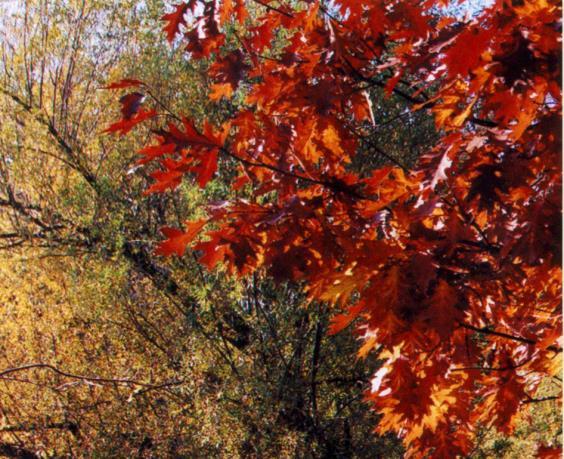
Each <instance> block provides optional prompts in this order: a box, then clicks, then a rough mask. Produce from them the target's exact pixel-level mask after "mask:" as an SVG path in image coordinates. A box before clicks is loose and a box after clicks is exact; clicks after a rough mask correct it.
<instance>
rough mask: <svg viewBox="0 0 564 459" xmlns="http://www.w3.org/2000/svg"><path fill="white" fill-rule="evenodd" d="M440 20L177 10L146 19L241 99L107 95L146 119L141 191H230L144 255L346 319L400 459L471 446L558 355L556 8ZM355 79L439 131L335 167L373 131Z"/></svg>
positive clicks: (218, 91) (462, 451)
mask: <svg viewBox="0 0 564 459" xmlns="http://www.w3.org/2000/svg"><path fill="white" fill-rule="evenodd" d="M450 11H451V8H450V7H449V2H448V1H446V0H443V1H438V0H434V1H432V0H426V1H422V2H411V1H405V0H404V1H373V0H371V1H368V0H360V1H357V0H355V1H349V0H338V1H334V2H330V3H325V2H319V1H314V0H309V1H301V2H292V3H285V2H271V1H268V0H264V1H259V0H255V1H242V0H224V1H213V2H204V1H200V0H190V1H189V2H185V3H180V4H178V5H175V6H173V8H172V10H171V12H170V13H168V14H165V15H164V16H163V20H164V30H165V32H166V36H167V38H168V40H169V41H171V42H173V41H175V42H179V43H180V44H181V46H183V47H185V50H186V53H188V55H189V56H190V57H191V59H194V60H199V59H202V60H207V59H210V58H213V63H211V65H210V67H209V73H210V77H211V79H212V80H213V81H212V84H211V86H210V98H211V100H214V101H217V102H218V103H221V102H222V101H224V100H225V99H230V98H232V97H234V94H240V95H242V96H244V102H243V103H241V104H239V105H237V109H236V110H235V111H234V112H233V113H232V115H231V116H230V119H229V120H228V121H227V122H225V123H224V124H223V125H221V126H214V125H213V123H212V122H205V123H204V124H203V126H198V127H197V126H196V125H195V123H193V122H192V121H191V120H189V119H186V118H185V117H183V116H182V115H181V114H174V113H171V112H170V111H169V110H168V109H167V108H166V107H164V106H163V104H160V103H159V101H158V100H156V99H154V98H152V97H151V96H150V91H147V100H146V101H145V102H144V103H143V100H142V97H141V96H142V95H145V92H144V85H143V83H141V82H140V81H138V80H123V81H122V82H118V83H114V84H113V85H110V88H112V89H123V88H127V87H135V91H138V92H134V93H131V94H128V95H124V96H123V97H122V98H121V105H122V109H121V111H122V114H123V117H122V119H121V120H120V121H118V122H117V123H115V124H113V125H112V126H110V127H109V128H108V131H116V132H120V133H122V134H125V133H127V132H128V131H129V130H130V129H132V128H133V127H134V126H135V125H136V124H138V123H140V122H142V121H147V120H148V119H156V121H154V123H157V127H153V132H154V141H153V143H152V144H151V145H150V146H148V147H145V148H144V149H143V150H141V151H140V154H141V160H140V163H156V164H158V165H159V170H158V171H156V172H153V178H154V184H153V185H152V186H151V187H150V188H149V190H148V193H161V192H165V191H168V190H173V189H175V188H176V187H177V186H178V185H179V184H180V183H181V181H182V180H183V179H184V178H185V177H193V179H195V180H196V182H197V183H198V184H199V185H200V186H201V187H205V186H206V185H207V183H208V182H209V181H210V180H211V179H212V178H213V177H214V174H216V172H217V170H218V162H219V163H220V164H223V163H229V164H236V165H237V175H236V177H234V178H233V180H232V187H233V188H234V189H236V190H248V193H247V194H246V197H247V198H246V199H232V200H229V201H225V202H219V203H218V202H214V203H210V205H209V207H208V208H207V218H205V219H203V220H198V221H192V222H187V223H186V227H185V229H183V230H179V229H172V228H165V229H163V232H164V234H165V236H166V237H167V239H166V240H165V241H164V242H161V243H160V244H159V246H158V248H157V250H156V252H157V253H158V254H160V255H172V254H176V255H182V254H183V253H184V252H185V250H186V248H187V247H189V246H190V247H191V248H192V250H194V251H195V253H196V254H197V255H198V257H199V261H200V263H201V264H203V265H205V266H206V267H207V268H209V269H212V268H214V267H215V266H216V265H218V263H222V264H224V265H225V266H226V267H227V269H228V270H229V271H230V272H231V273H232V274H235V275H237V276H246V275H248V274H251V273H254V272H257V271H259V272H261V273H265V274H267V275H270V276H272V277H273V278H274V279H276V280H280V281H294V282H299V283H301V284H302V285H303V286H304V288H305V290H306V291H307V293H308V295H309V298H310V299H311V300H312V301H322V302H327V303H330V304H332V305H334V306H335V309H336V313H335V316H334V319H333V323H332V332H333V333H337V332H339V331H340V330H343V329H344V328H347V327H349V326H351V325H352V326H354V327H355V330H356V333H358V334H359V337H360V338H361V339H362V347H361V349H360V355H361V356H362V355H366V354H368V353H370V352H378V353H379V355H380V358H382V359H384V360H385V363H384V365H383V366H382V367H381V369H380V370H379V371H378V372H377V373H376V375H375V376H374V379H373V381H372V386H371V387H370V388H369V389H368V391H367V397H368V399H370V401H371V403H372V405H373V407H374V409H375V410H377V411H378V412H379V413H381V415H382V417H381V420H380V422H379V424H378V426H377V427H376V430H377V432H379V433H382V434H383V433H387V432H393V433H395V434H396V435H398V436H399V437H400V438H402V439H403V440H404V443H405V446H406V448H407V454H408V456H415V457H424V456H426V455H431V456H432V457H446V458H452V457H456V456H458V455H467V454H469V453H470V452H471V451H472V448H473V447H474V435H475V433H476V430H477V429H478V428H481V427H486V428H487V427H495V428H497V429H498V430H500V431H502V432H504V433H507V434H509V433H511V432H512V430H513V429H514V426H515V420H516V417H517V415H518V414H519V413H520V412H522V411H524V410H526V408H527V406H528V405H529V403H531V402H534V401H536V398H535V393H536V390H537V388H538V385H539V383H540V381H541V380H542V379H543V378H547V377H549V378H550V377H555V376H557V373H558V372H559V371H560V370H559V363H560V358H561V350H562V342H561V341H560V340H559V337H560V335H561V329H562V317H561V310H560V301H561V283H560V282H561V267H560V265H561V260H560V252H561V240H560V232H561V225H560V221H561V162H560V148H561V132H560V127H559V126H560V120H561V113H560V109H561V107H560V100H561V87H560V79H561V62H560V53H561V45H560V34H561V8H560V3H559V2H556V1H552V0H549V1H547V0H520V1H518V0H514V1H507V0H495V1H494V2H491V4H489V5H488V6H486V7H484V9H483V10H481V11H477V12H476V16H475V17H473V18H472V19H468V18H466V19H462V18H460V17H457V16H453V15H451V14H450ZM281 37H282V38H281ZM228 39H229V40H231V41H233V40H236V42H237V43H238V49H235V50H233V49H232V48H233V47H231V48H228V47H227V46H226V43H227V41H228ZM275 41H276V42H277V43H278V46H277V47H274V46H273V43H274V42H275ZM139 77H142V76H139ZM372 87H381V88H384V90H385V91H386V92H387V93H388V94H390V95H391V94H395V95H396V96H398V97H401V98H403V99H404V100H405V101H406V102H407V103H409V104H410V106H411V110H412V111H413V112H416V111H428V112H429V113H431V114H432V115H433V116H434V119H435V124H436V128H437V131H438V133H439V135H438V141H437V142H436V144H435V145H434V147H433V148H431V149H429V151H428V152H426V153H425V154H424V155H422V156H421V157H420V158H419V160H418V162H417V163H416V164H415V166H413V167H408V166H407V165H406V164H404V163H403V162H402V160H401V158H396V157H393V156H391V155H388V154H387V153H386V151H385V148H384V147H383V148H382V149H378V150H376V152H375V153H374V154H377V155H381V156H382V157H383V159H386V161H387V163H386V165H384V166H382V167H376V168H373V169H371V170H366V169H362V168H356V167H354V166H353V164H354V160H355V154H358V151H359V149H360V148H361V146H362V144H363V141H364V137H365V135H366V132H369V131H370V129H371V128H372V127H373V126H374V125H375V124H377V123H380V122H382V121H384V120H382V119H380V117H379V113H378V108H377V107H373V106H372V104H371V101H370V97H369V95H368V92H367V91H368V90H369V89H370V88H372ZM145 106H147V108H144V107H145ZM157 114H158V118H155V117H157ZM154 126H155V125H154ZM541 450H542V451H541ZM541 450H539V454H544V453H543V451H545V450H550V448H548V447H543V448H541Z"/></svg>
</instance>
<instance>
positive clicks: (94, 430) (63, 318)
mask: <svg viewBox="0 0 564 459" xmlns="http://www.w3.org/2000/svg"><path fill="white" fill-rule="evenodd" d="M163 9H164V7H163V5H161V4H160V3H159V2H143V4H142V5H140V4H137V3H136V2H130V3H124V2H112V1H108V2H106V1H103V2H80V1H79V2H44V1H38V2H35V1H29V2H21V3H17V5H16V6H15V7H14V8H13V9H11V10H10V11H6V14H4V15H3V16H2V18H3V19H2V21H3V22H2V26H1V30H2V34H3V35H2V46H3V48H2V64H1V70H2V80H1V85H0V92H1V99H2V104H0V119H1V121H2V122H1V128H0V129H1V133H0V159H1V166H0V206H1V207H0V212H1V215H0V242H1V244H2V245H1V248H2V251H1V252H0V257H1V258H0V260H1V261H0V298H1V300H0V307H1V308H2V312H3V314H4V317H5V320H4V321H3V322H2V325H1V326H0V345H1V347H2V353H1V366H0V379H1V382H0V389H1V392H0V408H1V410H2V411H1V412H2V421H1V424H0V451H1V453H2V454H4V455H7V456H12V457H21V456H24V457H25V456H27V457H33V456H47V457H52V456H54V457H61V456H65V455H66V456H72V457H75V456H92V455H99V456H103V457H114V456H122V455H123V456H137V455H138V456H146V457H238V456H239V457H249V456H251V457H252V456H258V457H260V456H264V455H268V456H270V455H280V456H282V457H293V456H299V457H303V456H307V455H310V456H315V457H319V456H324V455H325V456H330V455H332V454H333V455H341V456H345V457H346V456H358V457H362V456H365V457H373V456H375V455H384V456H386V457H399V456H400V454H401V447H400V446H399V444H398V443H397V441H395V440H394V438H393V437H389V436H388V437H382V438H378V437H375V436H373V435H372V434H371V431H372V428H373V425H374V424H375V423H376V421H377V416H376V414H375V413H373V412H371V411H370V410H368V409H367V406H366V405H365V403H364V402H363V400H362V393H363V391H364V389H365V387H366V384H367V382H368V379H369V377H370V375H371V374H372V373H373V372H374V371H375V369H376V367H377V361H376V359H375V358H369V359H368V360H366V361H363V360H359V361H358V362H354V363H353V364H352V365H351V356H352V355H353V354H354V350H355V349H356V339H355V337H353V336H350V335H345V334H343V335H339V336H333V337H328V336H327V335H326V330H327V327H328V326H329V317H330V311H329V310H328V308H327V307H326V305H323V304H313V305H311V306H310V307H309V308H304V302H305V301H304V295H303V293H301V291H300V289H299V287H298V286H297V285H293V284H282V285H278V286H275V285H274V284H272V283H271V282H269V281H268V280H265V279H262V278H260V276H256V277H254V278H253V277H250V278H248V279H246V280H244V281H235V280H227V279H225V273H224V272H222V271H219V272H217V273H208V272H206V271H201V270H199V269H198V268H197V265H196V263H195V262H194V260H191V259H189V258H188V259H183V260H163V259H157V258H155V257H153V256H152V254H151V252H152V251H153V249H154V241H155V240H157V239H159V238H160V234H159V233H158V232H157V231H158V228H160V227H161V226H163V225H168V226H178V225H179V224H180V222H182V221H184V220H185V219H187V218H191V219H193V218H198V217H201V216H202V215H203V213H202V206H203V204H204V203H206V202H207V201H208V200H210V199H217V197H219V196H225V195H226V194H227V195H229V194H232V193H233V191H231V190H230V187H229V186H227V185H226V180H228V179H229V178H230V177H232V176H233V173H234V171H233V168H232V167H229V166H228V165H227V166H226V167H225V170H222V171H221V172H222V175H219V176H218V177H217V179H216V180H214V181H213V183H210V186H209V187H208V189H206V190H203V191H202V190H200V189H199V187H197V186H194V185H192V184H190V183H184V184H183V185H182V186H181V187H179V188H178V189H177V190H176V191H175V192H174V193H172V194H169V195H161V196H149V197H144V196H143V191H144V190H145V189H146V188H147V187H148V186H149V184H150V183H151V182H152V179H150V177H149V176H148V175H147V171H146V170H145V169H144V168H139V167H138V166H137V165H136V164H135V162H136V160H137V159H138V156H137V155H136V154H135V151H136V150H138V149H139V148H142V147H144V146H146V145H148V142H149V140H150V137H149V135H150V131H149V129H147V130H146V131H144V132H143V131H139V132H142V133H143V134H142V135H140V137H139V138H132V137H121V138H114V137H112V136H108V135H107V134H104V133H103V132H102V131H103V130H104V128H105V127H106V126H107V125H108V124H109V123H110V119H111V117H113V116H114V115H113V113H112V111H111V109H110V104H111V102H112V98H113V95H112V94H109V93H108V91H105V90H103V89H102V88H103V87H104V86H105V85H107V82H108V81H111V80H112V79H116V78H121V77H123V76H134V75H138V74H143V77H144V79H145V81H147V82H148V83H149V84H150V85H151V89H150V91H151V94H152V96H153V97H155V98H156V99H158V100H159V101H160V102H161V103H162V104H163V105H166V106H167V107H169V108H170V109H171V110H174V111H181V112H183V113H190V116H192V117H194V118H196V119H201V118H203V117H204V115H207V114H209V113H211V114H212V116H213V117H215V118H216V119H217V120H218V121H220V120H223V119H225V118H226V117H228V116H230V114H232V113H233V111H234V110H235V109H236V105H235V104H233V103H228V102H226V101H223V102H220V103H219V105H216V104H215V103H213V102H212V101H209V100H208V97H207V94H206V91H205V90H206V88H207V86H208V85H209V84H210V81H209V76H208V75H207V69H208V66H209V63H207V62H196V61H187V60H185V59H181V58H180V55H181V49H180V48H173V49H170V48H169V47H168V46H167V44H166V40H165V38H164V37H163V36H162V33H161V31H160V27H161V23H160V21H159V18H160V16H161V15H162V14H163ZM149 97H150V96H149ZM374 97H377V96H376V94H375V95H374ZM386 103H388V104H389V110H390V111H391V112H393V113H396V112H398V113H399V111H401V107H400V106H397V107H396V106H392V105H393V104H390V102H389V101H388V102H386ZM398 145H399V146H398V151H397V154H398V155H401V154H402V150H401V145H402V144H401V142H398ZM406 145H407V141H406Z"/></svg>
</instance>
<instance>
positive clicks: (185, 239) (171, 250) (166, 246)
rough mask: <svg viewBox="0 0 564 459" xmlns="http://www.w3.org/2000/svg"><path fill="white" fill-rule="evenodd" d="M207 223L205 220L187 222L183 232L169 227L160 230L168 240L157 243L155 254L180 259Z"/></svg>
mask: <svg viewBox="0 0 564 459" xmlns="http://www.w3.org/2000/svg"><path fill="white" fill-rule="evenodd" d="M207 222H208V221H207V220H203V219H202V220H196V221H193V222H187V223H186V230H185V231H181V230H179V229H175V228H169V227H164V228H161V231H162V233H163V234H164V235H165V236H166V237H168V239H166V240H165V241H163V242H161V243H159V245H158V246H157V248H156V249H155V254H156V255H164V256H170V255H173V254H176V255H178V256H179V257H181V256H182V255H184V252H185V251H186V247H187V246H188V244H190V243H191V242H192V241H193V240H194V238H195V237H196V236H197V235H198V233H199V232H200V230H201V229H202V228H203V227H204V226H205V225H206V223H207Z"/></svg>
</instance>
